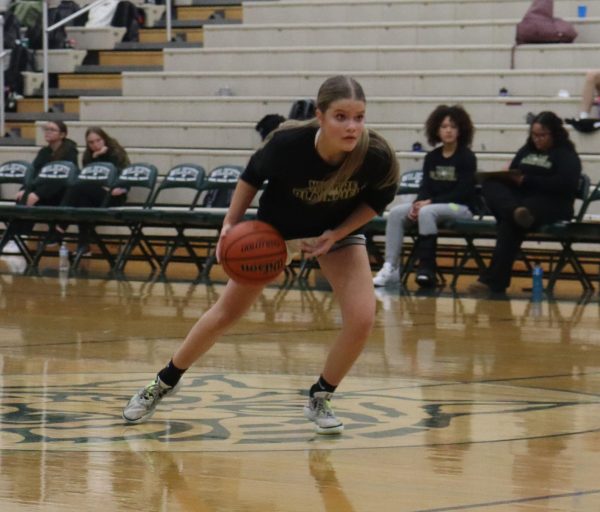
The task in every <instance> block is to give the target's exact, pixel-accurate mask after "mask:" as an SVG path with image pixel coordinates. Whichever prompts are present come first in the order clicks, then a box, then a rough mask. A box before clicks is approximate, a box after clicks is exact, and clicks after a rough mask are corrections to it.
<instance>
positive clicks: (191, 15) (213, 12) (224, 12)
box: [176, 5, 243, 21]
mask: <svg viewBox="0 0 600 512" xmlns="http://www.w3.org/2000/svg"><path fill="white" fill-rule="evenodd" d="M176 12H177V19H178V20H208V19H211V16H212V17H214V18H217V19H225V20H236V21H241V20H242V17H243V11H242V6H241V5H230V6H228V5H223V6H219V5H210V6H203V5H178V6H177V7H176Z"/></svg>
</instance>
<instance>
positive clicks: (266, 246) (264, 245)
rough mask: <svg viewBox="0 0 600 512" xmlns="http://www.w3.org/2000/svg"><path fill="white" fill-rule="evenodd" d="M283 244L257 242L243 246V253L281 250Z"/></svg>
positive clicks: (275, 241) (272, 241) (270, 241)
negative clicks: (258, 250)
mask: <svg viewBox="0 0 600 512" xmlns="http://www.w3.org/2000/svg"><path fill="white" fill-rule="evenodd" d="M282 245H283V244H282V243H281V241H279V240H256V241H255V242H252V243H249V244H245V245H242V248H241V251H242V252H248V251H255V250H256V249H279V248H280V247H282Z"/></svg>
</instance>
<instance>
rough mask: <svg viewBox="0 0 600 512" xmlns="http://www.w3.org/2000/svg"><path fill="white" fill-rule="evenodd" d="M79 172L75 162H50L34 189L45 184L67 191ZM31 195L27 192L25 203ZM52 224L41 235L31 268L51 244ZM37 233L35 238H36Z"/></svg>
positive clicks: (35, 182) (60, 205)
mask: <svg viewBox="0 0 600 512" xmlns="http://www.w3.org/2000/svg"><path fill="white" fill-rule="evenodd" d="M78 173H79V170H78V168H77V166H76V165H75V164H74V163H73V162H69V161H67V160H58V161H56V162H50V163H49V164H47V165H45V166H44V167H42V168H41V169H40V172H39V173H38V175H37V176H36V177H35V178H34V179H33V182H32V188H33V187H37V186H40V185H44V184H54V185H57V186H59V187H60V188H64V189H65V191H66V189H67V188H68V187H69V186H70V185H71V184H72V183H73V182H74V180H75V178H76V177H77V174H78ZM30 193H31V190H27V191H26V194H25V199H24V200H23V202H26V201H27V199H26V197H27V196H28V195H29V194H30ZM64 201H65V194H63V196H62V199H61V201H60V203H59V204H58V205H57V206H58V207H62V206H64ZM52 227H53V226H52V224H50V225H49V226H48V228H49V229H47V230H46V231H45V232H43V233H40V234H39V236H38V238H39V244H38V248H37V251H36V252H35V254H34V255H33V258H32V261H31V265H30V267H33V268H37V266H38V264H39V262H40V258H41V257H42V255H43V254H44V251H45V250H46V247H47V246H48V244H49V243H50V242H51V236H52ZM35 236H36V235H35V233H34V234H33V237H35Z"/></svg>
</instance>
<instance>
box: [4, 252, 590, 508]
mask: <svg viewBox="0 0 600 512" xmlns="http://www.w3.org/2000/svg"><path fill="white" fill-rule="evenodd" d="M11 265H12V266H11ZM17 266H18V265H17V263H16V262H15V261H12V263H11V262H10V260H8V261H7V260H6V259H2V260H0V319H1V321H0V346H1V348H2V350H1V356H0V368H1V371H0V379H1V380H0V401H1V406H0V407H1V408H0V510H2V511H5V510H6V511H10V512H13V511H15V512H21V511H44V512H53V511H61V512H65V511H72V510H73V511H74V510H86V511H87V510H104V511H111V512H112V511H134V510H135V511H139V510H144V511H161V512H162V511H168V512H179V511H186V512H188V511H202V512H204V511H211V512H212V511H215V512H216V511H248V512H254V511H261V512H262V511H282V512H292V511H294V512H295V511H298V512H301V511H302V512H304V511H311V512H319V511H325V512H370V511H373V512H375V511H377V512H382V511H383V512H387V511H390V512H391V511H394V512H417V511H419V512H442V511H463V510H464V511H482V512H483V511H485V512H488V511H489V512H509V511H510V512H515V511H519V512H525V511H527V512H530V511H531V512H533V511H573V512H574V511H586V512H588V511H589V512H596V511H598V510H600V480H599V478H598V474H600V328H599V327H600V314H599V313H600V302H599V300H598V295H597V292H596V294H594V295H591V296H587V297H581V296H580V295H579V289H578V285H576V284H570V285H567V286H563V287H561V288H560V290H559V292H560V294H559V299H558V300H553V301H547V300H546V301H544V302H543V303H542V304H541V305H539V304H531V303H530V301H529V299H528V296H527V294H526V293H524V292H521V291H520V289H521V287H522V286H523V285H524V283H522V282H516V283H515V286H514V288H513V289H512V290H511V296H512V297H513V298H512V299H510V300H494V301H491V300H483V299H474V298H470V297H468V296H467V295H466V294H465V293H461V291H460V290H459V292H458V293H457V294H455V295H452V294H450V293H449V292H448V291H447V290H443V291H441V292H440V293H432V294H427V295H419V294H416V293H414V290H412V291H409V292H408V293H404V294H400V293H399V292H398V291H397V290H396V291H389V292H381V293H379V296H378V309H377V324H376V328H375V329H374V331H373V334H372V337H371V340H370V343H369V344H368V346H367V348H366V350H365V352H364V353H363V355H362V357H361V358H360V359H359V361H358V363H357V364H356V366H355V367H354V369H353V371H352V373H351V375H350V376H349V377H348V378H347V379H346V380H345V381H344V382H343V384H342V386H341V387H340V389H339V392H338V393H337V396H336V399H335V400H334V402H333V405H334V407H335V409H336V412H337V413H338V415H339V416H340V417H341V418H342V419H343V420H344V423H345V425H346V431H345V432H344V434H343V435H342V436H339V437H329V438H328V437H323V436H317V435H315V434H314V433H313V429H312V427H311V424H310V423H308V422H307V421H306V420H304V419H303V417H302V412H301V409H302V405H303V404H304V401H305V396H304V394H305V392H306V390H307V387H308V386H309V385H310V384H311V383H312V382H313V379H314V378H315V376H316V375H318V372H319V370H320V368H321V365H322V361H323V359H324V357H325V354H326V350H327V346H328V343H329V342H330V341H331V339H332V337H333V335H334V333H335V331H336V329H337V327H338V325H339V321H340V319H339V314H338V309H337V307H336V303H335V300H334V299H333V298H332V296H331V294H330V292H329V291H327V289H326V286H325V285H324V283H322V282H321V281H320V278H319V276H318V273H316V272H315V274H313V280H312V281H311V283H310V284H309V286H306V287H303V288H299V287H297V286H291V287H284V286H273V287H269V288H268V289H267V290H266V291H265V293H264V294H263V297H262V298H261V300H260V301H259V302H258V303H257V304H256V306H255V307H254V308H253V310H252V311H251V313H250V314H249V315H248V316H247V317H246V318H245V319H244V320H243V321H241V322H240V323H239V324H238V325H237V326H236V327H235V328H234V329H233V330H232V331H231V332H229V333H228V334H227V335H226V336H224V337H223V339H222V340H221V342H220V343H218V344H217V345H216V346H215V347H214V348H213V350H211V351H210V352H209V353H208V354H207V356H206V357H205V358H204V359H203V360H201V361H200V362H199V363H198V364H197V365H196V366H195V367H193V369H192V370H190V371H189V372H188V373H187V374H186V376H185V383H186V385H185V386H184V387H183V388H182V391H181V392H180V394H178V395H177V396H176V397H174V398H172V399H170V400H166V401H165V402H163V404H161V406H160V408H159V410H158V411H157V413H156V414H155V416H154V417H153V419H152V420H151V421H150V422H149V423H146V424H143V425H138V426H126V425H124V424H123V422H122V420H121V418H120V412H121V408H122V406H123V405H124V403H125V402H126V400H127V399H128V398H129V397H130V395H131V394H132V393H133V392H134V391H136V390H137V389H138V388H139V387H140V386H142V385H144V384H145V383H146V382H147V381H148V380H149V379H150V378H151V377H152V376H153V374H154V373H155V372H156V370H158V369H159V368H160V367H161V365H163V364H164V363H165V362H166V361H167V360H168V359H169V357H170V355H171V353H172V351H173V350H174V349H175V347H176V346H177V345H178V344H179V342H180V341H181V339H182V337H183V336H184V335H185V334H186V333H187V331H188V329H189V328H190V327H191V325H192V324H193V322H194V321H195V319H196V318H197V316H198V315H199V314H200V313H201V312H202V311H203V310H205V309H206V308H207V307H208V306H209V305H210V304H211V303H212V302H213V301H214V300H215V298H216V297H217V296H218V295H219V293H221V290H222V287H223V283H222V280H220V279H217V282H215V284H213V285H210V286H207V285H204V284H199V285H193V284H190V282H189V281H188V282H175V281H171V282H167V283H165V282H159V281H156V282H152V281H148V280H138V279H137V278H138V277H139V276H136V275H130V276H129V280H121V281H117V280H107V279H101V278H97V275H96V273H95V272H94V271H93V270H94V269H91V270H90V271H89V273H88V277H83V276H84V275H85V269H84V273H83V274H81V275H79V276H78V277H71V278H69V279H58V278H57V276H56V272H52V270H51V269H50V270H48V271H43V272H42V273H41V275H40V276H35V277H25V276H20V275H17V274H15V273H14V271H15V270H17ZM464 281H465V283H464V284H463V286H465V285H466V284H468V282H469V278H465V279H464ZM525 284H526V283H525Z"/></svg>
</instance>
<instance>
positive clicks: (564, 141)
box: [469, 112, 581, 293]
mask: <svg viewBox="0 0 600 512" xmlns="http://www.w3.org/2000/svg"><path fill="white" fill-rule="evenodd" d="M510 169H511V170H515V171H516V172H511V173H507V176H506V177H503V178H501V179H497V178H496V179H488V180H486V181H485V182H484V184H483V195H484V198H485V200H486V203H487V205H488V207H489V208H490V210H491V212H492V213H493V214H494V216H495V217H496V221H497V223H498V226H497V232H498V235H497V238H496V246H495V248H494V252H493V254H492V261H491V263H490V266H489V267H488V269H487V270H486V271H485V272H484V273H483V274H482V275H481V276H480V277H479V280H478V281H477V282H476V283H474V284H472V285H471V286H470V287H469V290H470V291H471V292H473V293H481V292H495V293H504V292H505V291H506V288H508V286H509V285H510V279H511V273H512V267H513V263H514V261H515V259H516V257H517V254H518V252H519V249H520V247H521V243H522V242H523V239H524V238H525V234H526V233H527V231H530V230H532V229H535V228H537V227H539V226H540V225H542V224H549V223H552V222H557V221H560V220H569V219H571V218H572V216H573V204H574V202H575V195H576V193H577V187H578V183H579V177H580V175H581V162H580V160H579V156H578V155H577V152H576V151H575V145H574V144H573V142H572V141H571V140H570V139H569V134H568V132H567V130H565V128H564V126H563V122H562V120H561V119H560V118H559V117H558V116H557V115H556V114H555V113H554V112H541V113H539V114H538V115H537V116H535V117H534V119H533V120H532V122H531V126H530V129H529V137H528V138H527V142H526V143H525V145H524V146H523V147H522V148H521V149H519V151H518V152H517V154H516V155H515V157H514V158H513V160H512V163H511V164H510Z"/></svg>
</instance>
